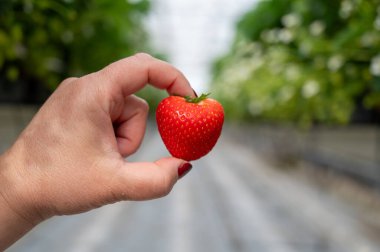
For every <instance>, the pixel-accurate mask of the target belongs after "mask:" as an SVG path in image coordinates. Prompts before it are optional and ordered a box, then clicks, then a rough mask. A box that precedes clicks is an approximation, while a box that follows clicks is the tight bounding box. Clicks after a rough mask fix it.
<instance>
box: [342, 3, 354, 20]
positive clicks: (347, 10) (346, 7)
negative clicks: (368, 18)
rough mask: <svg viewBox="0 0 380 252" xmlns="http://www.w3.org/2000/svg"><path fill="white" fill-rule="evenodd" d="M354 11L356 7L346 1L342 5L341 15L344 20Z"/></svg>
mask: <svg viewBox="0 0 380 252" xmlns="http://www.w3.org/2000/svg"><path fill="white" fill-rule="evenodd" d="M353 10H354V5H353V3H352V2H351V1H349V0H345V1H343V2H342V4H341V5H340V9H339V15H340V16H341V17H342V18H348V17H349V16H350V15H351V12H352V11H353Z"/></svg>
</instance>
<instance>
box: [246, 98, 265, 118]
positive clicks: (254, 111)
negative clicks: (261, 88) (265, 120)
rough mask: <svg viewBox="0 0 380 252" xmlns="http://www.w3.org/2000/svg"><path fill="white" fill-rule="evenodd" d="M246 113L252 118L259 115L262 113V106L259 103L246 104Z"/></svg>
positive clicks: (253, 101)
mask: <svg viewBox="0 0 380 252" xmlns="http://www.w3.org/2000/svg"><path fill="white" fill-rule="evenodd" d="M248 111H249V113H250V114H251V115H253V116H257V115H260V114H261V113H262V112H263V105H262V103H261V102H259V101H256V100H252V101H250V102H249V104H248Z"/></svg>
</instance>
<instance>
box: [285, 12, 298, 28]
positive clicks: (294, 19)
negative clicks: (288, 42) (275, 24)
mask: <svg viewBox="0 0 380 252" xmlns="http://www.w3.org/2000/svg"><path fill="white" fill-rule="evenodd" d="M281 22H282V24H283V25H284V26H285V27H287V28H291V27H295V26H298V25H300V23H301V19H300V17H299V16H298V15H297V14H295V13H289V14H287V15H285V16H283V17H282V18H281Z"/></svg>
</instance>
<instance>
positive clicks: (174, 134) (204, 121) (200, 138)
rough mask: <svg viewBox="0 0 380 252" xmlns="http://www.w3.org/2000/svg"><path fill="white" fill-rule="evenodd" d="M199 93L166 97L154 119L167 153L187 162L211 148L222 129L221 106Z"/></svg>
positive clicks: (197, 157)
mask: <svg viewBox="0 0 380 252" xmlns="http://www.w3.org/2000/svg"><path fill="white" fill-rule="evenodd" d="M208 95H209V94H202V95H201V96H200V97H197V98H190V97H181V96H169V97H167V98H165V99H163V100H162V101H161V102H160V104H158V107H157V111H156V120H157V126H158V131H159V132H160V135H161V138H162V140H163V142H164V144H165V146H166V148H167V149H168V150H169V152H170V154H171V155H172V156H174V157H176V158H181V159H184V160H187V161H191V160H196V159H199V158H201V157H203V156H204V155H206V154H207V153H209V152H210V151H211V149H212V148H213V147H214V146H215V144H216V142H217V140H218V138H219V136H220V133H221V131H222V126H223V121H224V112H223V107H222V105H221V104H220V103H219V102H217V101H216V100H214V99H211V98H207V96H208Z"/></svg>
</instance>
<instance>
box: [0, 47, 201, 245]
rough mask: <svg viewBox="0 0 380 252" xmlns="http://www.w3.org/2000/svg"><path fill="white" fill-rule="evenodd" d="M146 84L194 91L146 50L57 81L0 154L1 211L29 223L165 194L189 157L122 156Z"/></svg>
mask: <svg viewBox="0 0 380 252" xmlns="http://www.w3.org/2000/svg"><path fill="white" fill-rule="evenodd" d="M147 83H150V84H152V85H153V86H155V87H157V88H160V89H166V90H167V91H168V92H169V93H171V94H173V93H175V94H179V95H184V96H185V95H190V96H194V95H193V90H192V88H191V87H190V85H189V83H188V81H187V80H186V78H185V77H184V76H183V75H182V74H181V73H180V72H179V71H178V70H176V69H175V68H174V67H172V66H170V65H169V64H168V63H165V62H163V61H159V60H157V59H154V58H153V57H151V56H149V55H146V54H136V55H135V56H132V57H129V58H125V59H122V60H120V61H118V62H115V63H113V64H111V65H109V66H107V67H105V68H104V69H102V70H100V71H98V72H96V73H92V74H89V75H86V76H83V77H81V78H69V79H67V80H65V81H63V82H62V83H61V84H60V86H59V87H58V88H57V90H56V91H55V92H54V93H53V94H52V95H51V97H50V98H49V99H48V100H47V101H46V103H45V104H44V105H43V106H42V107H41V109H40V110H39V111H38V113H37V114H36V115H35V117H34V118H33V120H32V121H31V123H30V124H29V125H28V126H27V128H26V129H25V130H24V131H23V132H22V134H21V135H20V136H19V138H18V139H17V140H16V142H15V143H14V145H13V146H12V147H11V148H10V149H9V150H8V151H7V152H6V153H4V154H3V155H2V156H1V157H0V212H1V206H2V205H1V204H3V207H4V204H6V208H7V209H8V210H10V211H12V212H13V215H14V217H15V218H16V219H17V218H19V219H20V221H19V222H20V223H24V225H28V226H29V229H30V228H31V227H33V226H34V225H36V224H38V223H39V222H41V221H43V220H45V219H47V218H49V217H51V216H54V215H66V214H75V213H80V212H83V211H88V210H90V209H93V208H96V207H100V206H102V205H104V204H108V203H113V202H117V201H120V200H146V199H152V198H157V197H161V196H164V195H166V194H168V193H169V192H170V190H171V189H172V187H173V185H174V184H175V183H176V181H177V179H178V178H179V176H180V175H183V174H184V173H186V172H187V171H188V170H190V169H191V165H190V164H189V163H187V162H186V161H184V160H180V159H176V158H163V159H160V160H158V161H156V162H154V163H149V162H141V163H131V162H127V161H126V160H125V159H124V157H127V156H129V155H131V154H132V153H134V152H135V151H136V150H137V149H138V147H139V145H140V143H141V141H142V138H143V135H144V132H145V126H146V119H147V113H148V105H147V103H146V102H145V101H143V100H142V99H140V98H138V97H136V96H134V95H133V93H135V92H136V91H138V90H140V89H141V88H143V87H144V86H145V85H146V84H147ZM2 202H3V203H2ZM3 217H4V216H3ZM1 218H2V216H1V214H0V226H1V221H2V219H1ZM8 219H9V218H8ZM8 222H9V221H8ZM25 223H27V224H25ZM3 227H4V225H3ZM1 231H2V229H1V228H0V241H2V240H1V236H2V234H1ZM24 233H25V230H24ZM3 237H4V236H3ZM0 243H1V242H0ZM0 247H1V246H0Z"/></svg>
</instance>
